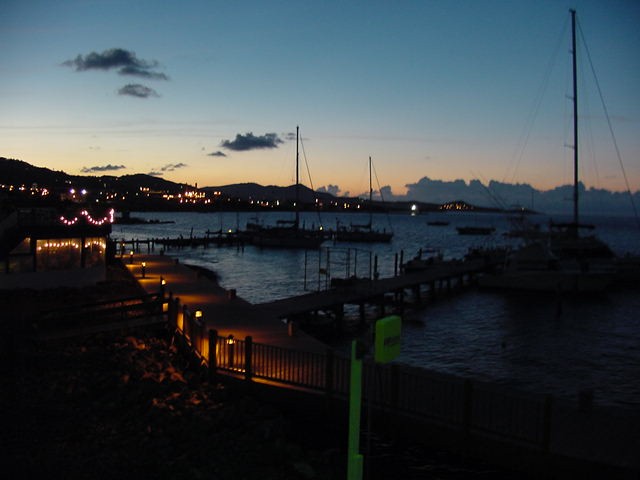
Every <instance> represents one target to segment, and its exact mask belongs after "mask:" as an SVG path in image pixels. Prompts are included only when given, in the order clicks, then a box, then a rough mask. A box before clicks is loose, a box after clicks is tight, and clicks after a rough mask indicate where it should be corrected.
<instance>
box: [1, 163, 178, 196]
mask: <svg viewBox="0 0 640 480" xmlns="http://www.w3.org/2000/svg"><path fill="white" fill-rule="evenodd" d="M0 183H2V184H5V185H25V186H28V187H30V186H31V185H33V184H34V183H35V184H37V185H38V186H40V187H46V188H48V189H50V190H51V191H63V190H66V189H68V188H70V187H75V188H87V189H93V190H96V189H108V190H114V191H131V192H133V191H138V190H139V189H140V187H143V188H149V189H151V190H160V191H169V192H179V191H180V190H182V189H183V184H179V183H175V182H170V181H168V180H165V179H163V178H158V177H154V176H151V175H145V174H135V175H122V176H120V177H116V176H113V175H102V176H99V177H96V176H91V175H87V176H85V175H69V174H68V173H65V172H62V171H57V170H51V169H49V168H45V167H35V166H33V165H31V164H29V163H27V162H23V161H22V160H15V159H10V158H4V157H0Z"/></svg>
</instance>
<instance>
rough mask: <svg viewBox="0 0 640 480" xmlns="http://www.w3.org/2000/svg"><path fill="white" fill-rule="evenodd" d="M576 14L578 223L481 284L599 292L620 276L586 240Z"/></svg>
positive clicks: (553, 232)
mask: <svg viewBox="0 0 640 480" xmlns="http://www.w3.org/2000/svg"><path fill="white" fill-rule="evenodd" d="M570 13H571V44H572V49H571V58H572V71H573V143H574V145H573V149H574V156H573V169H574V175H573V220H572V221H571V222H568V223H564V224H554V223H552V224H551V225H550V229H549V231H548V232H545V233H546V234H545V235H542V234H541V233H542V232H540V231H536V235H535V238H529V239H527V238H525V242H526V243H525V245H524V246H523V247H521V248H520V249H518V250H515V251H514V252H512V253H511V254H510V255H509V256H508V257H507V261H506V263H505V266H504V269H503V271H502V272H500V273H497V274H487V275H484V276H482V277H481V278H479V279H478V283H479V284H480V285H481V286H485V287H496V288H508V289H517V290H537V291H555V292H561V291H571V292H595V291H602V290H604V289H605V288H607V287H608V286H609V285H610V284H611V283H612V281H613V280H614V276H615V269H614V262H613V258H614V254H613V252H612V250H611V249H610V248H609V246H608V245H606V244H605V243H604V242H602V241H601V240H600V239H598V238H597V237H596V236H595V235H588V236H585V235H581V234H580V232H581V230H585V229H590V230H591V229H593V227H592V226H591V225H584V224H581V223H580V216H579V213H580V211H579V198H578V194H579V188H578V187H579V183H578V88H577V54H576V49H577V46H576V11H575V10H570Z"/></svg>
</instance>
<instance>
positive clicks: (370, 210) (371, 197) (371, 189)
mask: <svg viewBox="0 0 640 480" xmlns="http://www.w3.org/2000/svg"><path fill="white" fill-rule="evenodd" d="M372 225H373V187H372V186H371V157H369V228H371V226H372Z"/></svg>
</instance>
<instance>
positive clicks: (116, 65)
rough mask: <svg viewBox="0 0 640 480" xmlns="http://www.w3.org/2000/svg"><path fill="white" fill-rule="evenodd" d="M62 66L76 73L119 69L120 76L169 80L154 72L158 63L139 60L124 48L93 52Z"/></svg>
mask: <svg viewBox="0 0 640 480" xmlns="http://www.w3.org/2000/svg"><path fill="white" fill-rule="evenodd" d="M62 65H63V66H65V67H72V68H74V69H75V71H76V72H84V71H87V70H111V69H117V70H118V73H119V74H120V75H132V76H137V77H142V78H151V79H154V80H168V79H169V77H167V76H166V75H165V74H164V73H160V72H155V71H154V69H156V68H157V67H158V62H157V61H155V60H152V61H147V60H142V59H139V58H138V57H136V54H135V53H134V52H131V51H129V50H124V49H122V48H111V49H109V50H105V51H104V52H102V53H97V52H91V53H88V54H87V55H84V56H83V55H78V56H77V57H76V58H74V59H73V60H67V61H65V62H63V63H62Z"/></svg>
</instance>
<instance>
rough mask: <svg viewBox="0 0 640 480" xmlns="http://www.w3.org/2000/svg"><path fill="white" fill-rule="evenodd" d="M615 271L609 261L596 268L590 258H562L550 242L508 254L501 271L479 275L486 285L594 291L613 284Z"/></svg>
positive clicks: (508, 287) (551, 290)
mask: <svg viewBox="0 0 640 480" xmlns="http://www.w3.org/2000/svg"><path fill="white" fill-rule="evenodd" d="M614 279H615V270H614V269H613V268H611V267H610V266H608V265H607V264H606V263H603V264H599V265H598V266H597V267H596V266H595V265H594V264H591V263H589V262H588V261H582V262H580V261H574V260H572V259H561V258H559V257H557V256H556V255H554V254H553V252H552V251H551V249H550V248H549V245H548V244H546V243H543V242H534V243H530V244H528V245H525V246H523V247H521V248H519V249H517V250H515V251H513V252H511V253H510V254H509V255H508V256H507V260H506V262H505V264H504V266H503V268H502V271H500V272H499V273H496V274H485V275H482V276H480V277H479V278H478V285H479V286H481V287H485V288H499V289H506V290H529V291H538V292H556V293H562V292H571V293H594V292H601V291H603V290H605V289H606V288H607V287H609V285H611V284H612V283H613V281H614Z"/></svg>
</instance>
